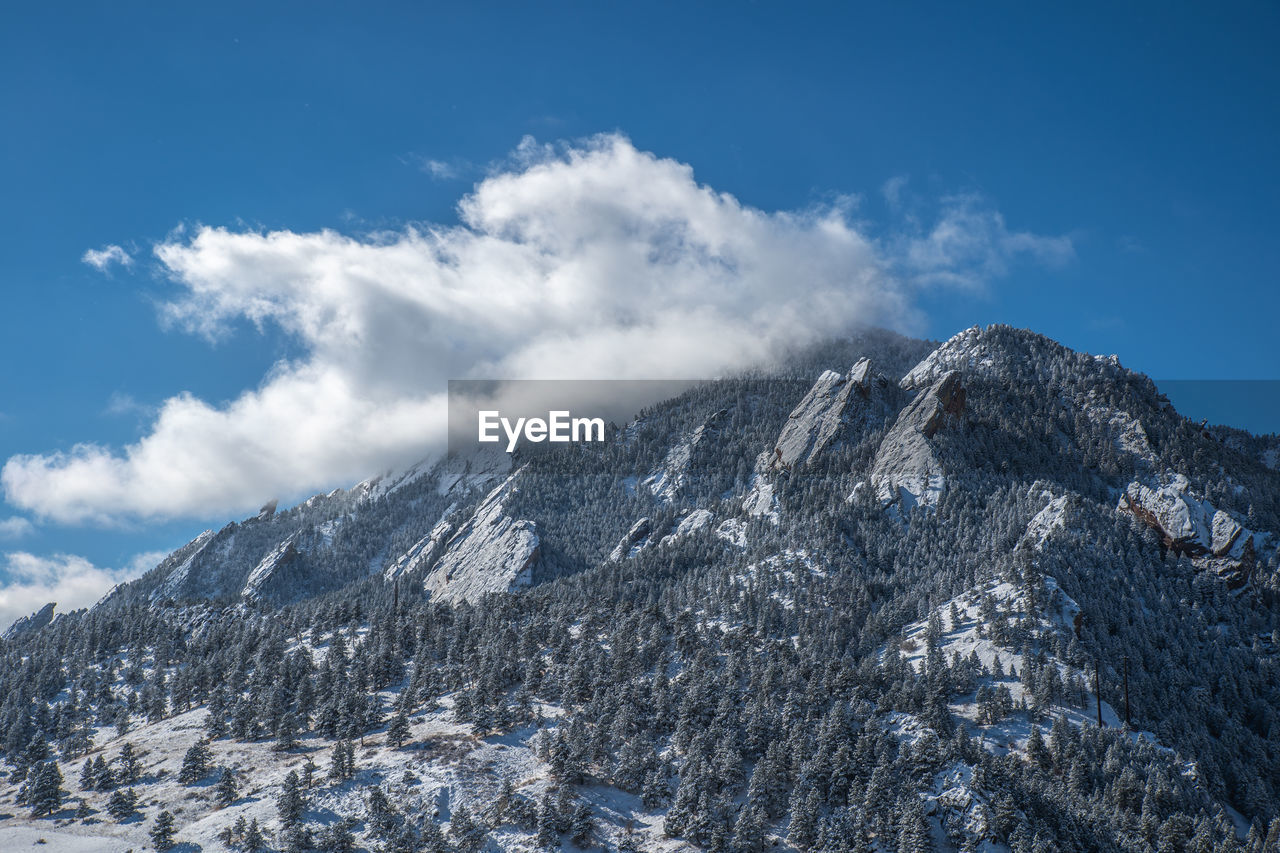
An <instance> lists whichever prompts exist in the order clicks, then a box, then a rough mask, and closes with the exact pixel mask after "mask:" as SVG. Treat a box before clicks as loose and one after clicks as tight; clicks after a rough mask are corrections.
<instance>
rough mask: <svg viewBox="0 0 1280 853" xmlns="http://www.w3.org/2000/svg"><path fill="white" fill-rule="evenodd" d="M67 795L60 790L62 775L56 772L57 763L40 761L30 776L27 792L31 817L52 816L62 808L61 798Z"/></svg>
mask: <svg viewBox="0 0 1280 853" xmlns="http://www.w3.org/2000/svg"><path fill="white" fill-rule="evenodd" d="M66 794H67V792H66V791H64V790H62V773H61V772H60V771H59V770H58V762H56V761H42V762H40V763H39V764H37V765H36V766H35V769H34V770H33V771H32V773H31V774H30V787H29V788H28V790H27V805H29V806H30V807H31V816H32V817H41V816H42V815H48V814H53V813H54V812H56V811H57V810H58V809H59V808H61V807H62V798H63V797H65V796H66Z"/></svg>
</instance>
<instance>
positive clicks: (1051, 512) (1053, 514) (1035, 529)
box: [1018, 492, 1067, 551]
mask: <svg viewBox="0 0 1280 853" xmlns="http://www.w3.org/2000/svg"><path fill="white" fill-rule="evenodd" d="M1044 495H1045V496H1046V497H1049V498H1051V500H1050V501H1049V503H1048V504H1046V505H1045V508H1044V509H1042V510H1040V511H1039V512H1038V513H1036V515H1035V517H1034V518H1032V519H1031V521H1030V522H1028V523H1027V532H1026V533H1024V534H1023V536H1022V539H1020V540H1019V541H1018V547H1019V548H1031V549H1032V550H1034V551H1039V550H1040V549H1041V548H1043V547H1044V543H1045V541H1046V540H1047V539H1048V538H1049V537H1050V536H1052V535H1053V533H1054V531H1056V530H1061V529H1063V528H1064V527H1066V526H1067V496H1066V495H1062V496H1060V497H1056V498H1054V497H1053V496H1052V493H1050V492H1045V493H1044Z"/></svg>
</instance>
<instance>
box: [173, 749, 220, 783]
mask: <svg viewBox="0 0 1280 853" xmlns="http://www.w3.org/2000/svg"><path fill="white" fill-rule="evenodd" d="M212 763H213V753H211V752H210V751H209V741H207V740H205V739H203V738H201V739H200V740H198V741H196V742H195V743H193V744H192V745H191V748H190V749H188V750H187V752H186V755H184V756H183V757H182V769H181V770H179V771H178V781H179V782H181V783H183V784H184V785H191V784H193V783H195V782H199V781H200V780H201V779H203V778H204V777H206V776H208V775H209V769H210V766H211V764H212Z"/></svg>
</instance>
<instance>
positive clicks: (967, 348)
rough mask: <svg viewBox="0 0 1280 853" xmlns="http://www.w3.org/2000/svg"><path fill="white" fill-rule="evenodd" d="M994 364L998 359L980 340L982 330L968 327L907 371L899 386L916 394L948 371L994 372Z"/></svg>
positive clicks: (981, 339)
mask: <svg viewBox="0 0 1280 853" xmlns="http://www.w3.org/2000/svg"><path fill="white" fill-rule="evenodd" d="M997 363H998V360H997V358H996V357H995V355H994V354H993V353H992V352H991V351H990V350H989V349H988V347H987V345H986V344H985V342H984V340H983V333H982V327H981V326H971V327H970V328H968V329H965V330H964V331H963V332H958V333H956V334H955V335H952V336H951V337H950V338H949V339H948V340H947V341H946V342H945V343H943V344H942V346H940V347H938V348H937V349H935V350H934V351H933V352H931V353H929V354H928V355H927V356H925V358H924V360H923V361H921V362H920V363H919V364H917V365H916V366H915V367H913V368H911V370H909V371H907V375H906V376H903V377H902V381H901V382H899V383H898V384H899V386H901V387H902V388H904V389H906V390H908V391H918V390H920V389H921V388H928V387H929V386H930V385H933V384H935V383H936V382H938V380H940V379H942V377H944V376H945V375H946V374H948V373H950V372H951V371H954V370H960V371H966V372H970V373H975V372H978V371H981V370H986V369H990V368H993V367H995V366H996V365H997Z"/></svg>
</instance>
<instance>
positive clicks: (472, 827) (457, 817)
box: [449, 805, 485, 853]
mask: <svg viewBox="0 0 1280 853" xmlns="http://www.w3.org/2000/svg"><path fill="white" fill-rule="evenodd" d="M449 834H450V835H451V836H453V843H454V844H455V845H457V848H458V850H460V851H462V853H474V851H477V850H479V849H480V848H481V847H482V846H483V845H484V838H485V829H484V827H483V826H481V825H480V824H478V823H476V822H475V820H474V819H473V818H472V817H471V811H470V809H468V808H467V807H466V806H465V805H460V806H458V808H457V809H455V810H454V812H453V817H452V819H451V820H450V821H449Z"/></svg>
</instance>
